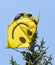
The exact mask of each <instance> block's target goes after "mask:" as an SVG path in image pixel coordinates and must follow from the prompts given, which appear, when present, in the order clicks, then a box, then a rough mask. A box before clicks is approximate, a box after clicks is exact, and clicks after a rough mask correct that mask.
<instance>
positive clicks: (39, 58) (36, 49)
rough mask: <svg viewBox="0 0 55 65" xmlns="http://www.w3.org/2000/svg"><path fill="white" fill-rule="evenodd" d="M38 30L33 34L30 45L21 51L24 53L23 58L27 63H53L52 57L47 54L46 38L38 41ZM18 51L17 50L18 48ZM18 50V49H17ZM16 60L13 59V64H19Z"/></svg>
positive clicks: (41, 64) (31, 64) (36, 64)
mask: <svg viewBox="0 0 55 65" xmlns="http://www.w3.org/2000/svg"><path fill="white" fill-rule="evenodd" d="M37 34H38V33H37V31H36V32H35V33H34V35H33V39H32V42H30V47H29V48H28V49H27V50H26V51H22V52H20V53H21V54H22V55H23V59H24V60H25V61H26V63H25V65H52V63H51V60H52V57H51V55H50V56H47V55H46V50H47V49H48V47H47V48H46V47H45V46H44V44H45V42H44V39H42V41H41V42H40V44H39V43H37V39H38V36H37ZM16 51H17V50H16ZM17 52H18V51H17ZM15 63H16V61H12V60H11V64H12V65H18V64H17V63H16V64H15Z"/></svg>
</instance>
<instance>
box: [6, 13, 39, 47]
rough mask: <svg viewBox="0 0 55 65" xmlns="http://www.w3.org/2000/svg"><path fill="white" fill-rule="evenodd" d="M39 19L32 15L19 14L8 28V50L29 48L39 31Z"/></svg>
mask: <svg viewBox="0 0 55 65" xmlns="http://www.w3.org/2000/svg"><path fill="white" fill-rule="evenodd" d="M38 21H39V18H36V19H35V18H34V17H33V16H32V15H31V14H26V13H21V14H18V15H17V16H16V17H15V18H14V20H13V22H12V24H11V25H9V26H8V41H7V45H6V48H28V47H30V45H29V43H30V42H31V41H32V38H33V35H34V33H35V31H36V29H37V25H38Z"/></svg>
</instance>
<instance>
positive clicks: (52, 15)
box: [0, 0, 55, 65]
mask: <svg viewBox="0 0 55 65" xmlns="http://www.w3.org/2000/svg"><path fill="white" fill-rule="evenodd" d="M39 11H41V14H40V21H39V25H38V36H39V39H38V41H41V39H42V38H44V39H45V41H46V44H45V46H46V47H49V49H48V50H47V55H50V54H52V58H53V60H52V63H53V65H55V52H54V51H55V40H54V39H55V0H0V65H10V58H11V55H13V56H14V59H15V60H16V61H17V62H18V63H20V65H24V64H25V61H24V60H22V58H23V57H22V55H21V54H20V53H17V52H16V51H14V50H12V49H6V48H5V45H6V43H7V29H8V25H10V24H11V22H12V20H13V19H14V17H15V16H16V15H17V14H18V13H22V12H26V13H31V14H33V16H35V17H38V14H39ZM19 50H20V51H22V50H25V49H19Z"/></svg>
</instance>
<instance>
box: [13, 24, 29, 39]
mask: <svg viewBox="0 0 55 65" xmlns="http://www.w3.org/2000/svg"><path fill="white" fill-rule="evenodd" d="M19 25H25V26H27V27H29V26H28V25H27V24H25V23H18V24H17V25H16V26H15V27H14V28H13V30H12V39H14V31H15V29H16V28H17V26H19Z"/></svg>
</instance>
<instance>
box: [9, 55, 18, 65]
mask: <svg viewBox="0 0 55 65" xmlns="http://www.w3.org/2000/svg"><path fill="white" fill-rule="evenodd" d="M10 64H11V65H19V64H17V63H16V61H15V60H14V59H13V56H11V60H10Z"/></svg>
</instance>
